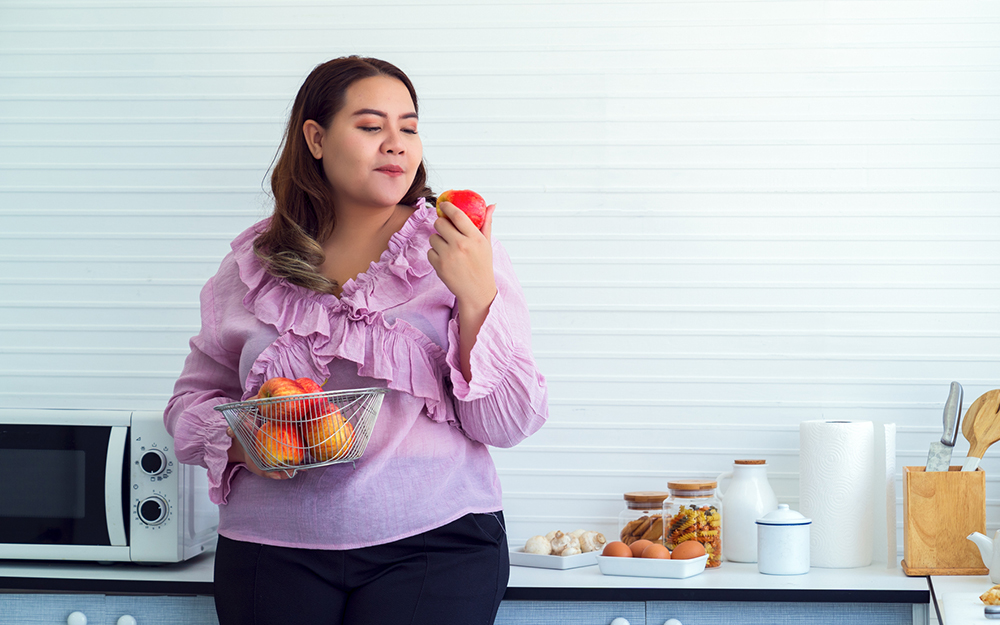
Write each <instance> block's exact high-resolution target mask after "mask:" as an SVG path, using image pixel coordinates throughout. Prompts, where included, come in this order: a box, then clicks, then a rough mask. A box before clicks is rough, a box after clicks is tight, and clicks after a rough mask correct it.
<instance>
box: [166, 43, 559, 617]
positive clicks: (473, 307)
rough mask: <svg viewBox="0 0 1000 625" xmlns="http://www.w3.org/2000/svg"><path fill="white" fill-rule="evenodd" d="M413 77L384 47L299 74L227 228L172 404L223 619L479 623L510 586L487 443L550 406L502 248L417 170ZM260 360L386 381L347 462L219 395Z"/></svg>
mask: <svg viewBox="0 0 1000 625" xmlns="http://www.w3.org/2000/svg"><path fill="white" fill-rule="evenodd" d="M417 121H418V118H417V97H416V93H415V92H414V89H413V86H412V84H411V83H410V81H409V79H408V78H407V77H406V75H405V74H403V72H402V71H400V70H399V69H398V68H396V67H395V66H393V65H391V64H389V63H386V62H384V61H379V60H377V59H367V58H358V57H346V58H340V59H335V60H333V61H329V62H327V63H324V64H322V65H320V66H318V67H316V68H315V69H314V70H313V72H312V73H311V74H310V75H309V77H308V78H306V80H305V82H304V83H303V85H302V87H301V88H300V90H299V93H298V95H297V96H296V98H295V102H294V105H293V107H292V112H291V116H290V119H289V123H288V127H287V129H286V132H285V138H284V147H283V149H282V152H281V155H280V157H279V159H278V161H277V163H276V165H275V168H274V172H273V175H272V178H271V188H272V191H273V194H274V200H275V207H274V213H273V215H272V216H271V217H270V218H269V219H267V220H265V221H263V222H261V223H259V224H257V225H255V226H253V227H251V228H249V229H248V230H247V231H245V232H244V233H242V234H241V235H239V236H238V237H237V238H236V239H235V240H234V241H233V243H232V252H231V253H230V254H228V255H227V256H226V258H225V259H224V260H223V261H222V265H221V267H220V269H219V271H218V273H217V274H216V275H215V276H214V277H213V278H211V279H210V280H209V281H208V283H207V284H206V285H205V288H204V289H203V291H202V295H201V305H202V328H201V332H200V333H199V334H198V335H197V336H196V337H194V338H193V339H192V340H191V353H190V355H189V356H188V358H187V361H186V362H185V365H184V370H183V372H182V373H181V376H180V378H179V379H178V381H177V384H176V386H175V389H174V395H173V397H172V398H171V400H170V402H169V404H168V406H167V409H166V411H165V414H164V418H165V422H166V425H167V429H168V431H170V433H171V434H172V435H173V436H174V438H175V451H176V453H177V456H178V458H179V459H180V460H181V461H182V462H185V463H190V464H198V465H201V466H204V467H206V468H207V469H208V475H209V483H210V495H211V497H212V500H213V501H215V502H216V503H218V504H219V505H220V520H219V535H220V536H219V546H218V549H217V553H216V570H215V596H216V608H217V611H218V613H219V620H220V623H222V625H227V624H229V623H233V624H240V625H243V624H246V623H257V624H259V625H263V624H269V623H290V624H291V623H294V624H296V625H298V624H300V623H330V624H337V623H394V624H395V623H435V624H442V623H456V624H457V623H462V624H463V625H465V624H470V623H492V622H493V619H494V618H495V615H496V611H497V608H498V606H499V604H500V600H501V598H502V597H503V593H504V590H505V588H506V584H507V575H508V566H509V562H508V553H507V542H506V536H505V533H504V527H503V517H502V513H501V512H500V510H501V507H502V504H501V492H500V483H499V480H498V478H497V474H496V470H495V468H494V466H493V463H492V460H491V459H490V455H489V452H488V450H487V446H488V445H493V446H497V447H509V446H512V445H515V444H517V443H518V442H520V441H521V440H523V439H524V438H526V437H527V436H529V435H531V434H532V433H534V432H535V431H537V430H538V428H540V427H541V426H542V424H543V423H544V421H545V419H546V417H547V412H548V408H547V391H546V387H545V381H544V378H543V377H542V376H541V374H540V373H539V372H538V370H537V368H536V367H535V363H534V360H533V358H532V355H531V351H530V346H529V338H530V329H529V325H528V313H527V308H526V305H525V301H524V296H523V294H522V292H521V289H520V287H519V285H518V283H517V280H516V278H515V276H514V273H513V270H512V267H511V262H510V259H509V258H508V256H507V254H506V253H505V252H504V250H503V248H502V247H501V246H500V245H499V244H498V243H496V242H495V241H492V240H491V237H490V230H491V224H492V213H493V207H492V206H491V207H490V208H489V209H488V211H487V218H486V222H485V224H483V226H482V230H481V231H480V230H477V229H476V227H475V226H473V224H472V222H471V221H470V219H469V218H468V217H467V216H466V215H465V214H464V213H463V212H462V211H460V210H458V209H457V208H456V207H455V206H453V205H451V204H450V203H447V202H443V203H441V206H439V207H438V208H440V210H441V211H442V212H443V213H444V217H438V216H437V215H436V211H435V207H434V206H433V205H432V202H433V199H434V197H433V195H432V193H431V191H430V189H429V188H427V187H426V186H425V178H426V176H425V171H424V166H423V163H422V146H421V143H420V136H419V135H418V134H417ZM272 377H287V378H293V379H294V378H300V377H308V378H312V379H313V380H316V381H323V380H325V381H326V382H325V384H324V389H325V390H339V389H351V388H364V387H372V386H382V387H388V389H390V390H389V392H388V393H387V394H386V396H385V399H384V401H383V404H382V408H381V410H380V412H379V416H378V420H377V422H376V424H375V428H374V431H373V433H372V437H371V439H370V441H369V443H368V447H367V449H366V451H365V454H364V455H363V456H362V457H361V458H360V459H359V460H358V461H357V462H356V463H353V464H352V463H344V464H335V465H332V466H327V467H322V468H315V469H309V470H304V471H299V472H298V473H297V474H296V475H295V476H294V477H292V478H289V477H288V476H287V475H286V474H285V473H283V472H280V471H278V472H271V473H265V472H263V471H261V470H260V469H258V468H257V467H256V466H255V465H254V463H253V462H252V461H248V459H247V457H246V455H245V452H244V450H243V448H242V447H241V446H240V444H239V442H238V441H237V440H235V439H234V438H232V432H231V431H227V427H226V423H225V421H224V419H223V418H222V416H221V414H220V413H219V412H218V411H215V410H213V408H214V407H215V406H217V405H220V404H222V403H226V402H230V401H234V400H241V399H244V400H245V399H248V398H250V397H252V396H253V395H255V394H256V392H257V390H258V389H259V388H260V386H261V384H263V382H264V381H266V380H267V379H270V378H272Z"/></svg>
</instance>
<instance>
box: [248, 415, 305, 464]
mask: <svg viewBox="0 0 1000 625" xmlns="http://www.w3.org/2000/svg"><path fill="white" fill-rule="evenodd" d="M254 438H256V441H257V449H258V450H259V451H260V457H261V459H262V460H263V461H264V463H265V464H268V465H271V466H295V465H299V464H302V462H303V461H304V460H305V456H306V454H305V450H304V449H303V446H302V437H301V436H299V432H298V429H297V428H296V427H295V426H293V425H288V424H285V423H279V422H277V421H266V422H265V423H264V424H263V425H262V426H261V427H260V429H259V430H257V431H256V432H255V433H254Z"/></svg>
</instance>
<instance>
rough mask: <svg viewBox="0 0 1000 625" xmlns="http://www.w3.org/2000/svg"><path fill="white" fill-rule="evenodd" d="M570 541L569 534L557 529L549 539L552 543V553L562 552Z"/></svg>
mask: <svg viewBox="0 0 1000 625" xmlns="http://www.w3.org/2000/svg"><path fill="white" fill-rule="evenodd" d="M569 541H570V536H569V534H563V533H562V532H558V531H557V532H556V533H555V534H553V535H552V538H550V539H549V543H550V544H551V545H552V553H553V554H555V555H559V554H560V553H562V550H563V549H565V548H566V546H567V545H568V544H569Z"/></svg>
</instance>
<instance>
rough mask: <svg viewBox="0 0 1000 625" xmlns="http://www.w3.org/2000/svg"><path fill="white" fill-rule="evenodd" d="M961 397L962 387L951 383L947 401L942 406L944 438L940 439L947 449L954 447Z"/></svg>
mask: <svg viewBox="0 0 1000 625" xmlns="http://www.w3.org/2000/svg"><path fill="white" fill-rule="evenodd" d="M962 395H963V390H962V385H961V384H959V383H958V382H952V383H951V390H950V391H949V393H948V401H946V402H945V404H944V436H942V437H941V442H942V443H944V444H945V445H947V446H949V447H954V446H955V440H956V439H957V438H958V420H959V418H960V417H961V414H962Z"/></svg>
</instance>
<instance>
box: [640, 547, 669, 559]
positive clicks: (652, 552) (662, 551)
mask: <svg viewBox="0 0 1000 625" xmlns="http://www.w3.org/2000/svg"><path fill="white" fill-rule="evenodd" d="M642 557H643V558H653V559H656V560H669V559H670V550H669V549H667V548H666V547H664V546H663V545H661V544H660V543H652V544H651V545H649V546H648V547H646V548H645V549H643V550H642Z"/></svg>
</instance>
